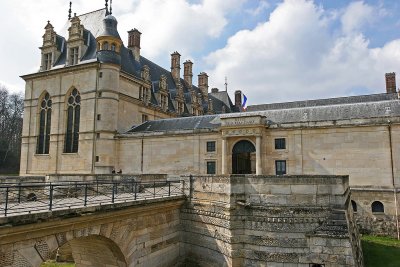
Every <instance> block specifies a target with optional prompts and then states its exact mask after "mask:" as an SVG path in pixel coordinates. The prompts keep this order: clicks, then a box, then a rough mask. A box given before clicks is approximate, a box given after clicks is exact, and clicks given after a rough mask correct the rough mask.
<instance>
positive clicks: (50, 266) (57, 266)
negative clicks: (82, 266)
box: [40, 260, 75, 267]
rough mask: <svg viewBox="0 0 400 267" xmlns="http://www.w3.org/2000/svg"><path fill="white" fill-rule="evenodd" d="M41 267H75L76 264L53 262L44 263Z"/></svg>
mask: <svg viewBox="0 0 400 267" xmlns="http://www.w3.org/2000/svg"><path fill="white" fill-rule="evenodd" d="M40 267H75V263H69V262H68V263H67V262H65V263H63V262H55V261H52V260H49V261H46V262H43V263H42V265H40Z"/></svg>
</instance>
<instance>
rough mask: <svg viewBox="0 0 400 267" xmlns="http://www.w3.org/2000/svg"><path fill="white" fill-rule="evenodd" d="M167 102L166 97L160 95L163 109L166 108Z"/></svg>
mask: <svg viewBox="0 0 400 267" xmlns="http://www.w3.org/2000/svg"><path fill="white" fill-rule="evenodd" d="M167 102H168V97H167V96H165V95H161V108H162V109H163V110H166V109H167Z"/></svg>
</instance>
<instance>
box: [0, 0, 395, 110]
mask: <svg viewBox="0 0 400 267" xmlns="http://www.w3.org/2000/svg"><path fill="white" fill-rule="evenodd" d="M68 2H69V1H65V0H52V1H49V0H36V1H31V0H20V1H11V0H7V1H5V2H4V3H3V7H2V8H3V10H7V11H8V12H4V13H5V15H4V16H5V18H4V21H7V20H8V21H11V22H10V23H2V24H0V34H2V36H5V37H6V38H2V39H1V40H0V59H1V63H0V83H2V84H4V85H5V86H7V87H8V88H10V89H11V90H12V91H15V92H23V90H24V89H23V88H24V81H23V80H22V79H20V78H19V76H20V75H23V74H27V73H32V72H36V71H37V70H38V68H39V63H40V50H39V49H38V47H40V46H41V42H42V39H41V36H42V35H43V33H44V29H43V28H44V26H45V25H46V22H47V20H50V21H51V23H52V24H53V26H54V27H55V30H56V31H60V30H61V29H62V28H63V26H64V24H65V23H66V18H67V10H68ZM113 2H114V3H113V11H114V15H115V16H116V17H117V19H118V21H119V25H118V28H119V32H120V35H121V37H122V38H123V41H124V43H126V42H127V40H126V39H127V33H126V32H127V31H128V30H130V29H131V28H138V29H139V30H140V31H141V32H142V45H141V46H142V50H141V53H142V55H143V56H145V57H147V58H149V59H150V60H152V61H154V62H156V63H158V64H159V65H161V66H163V67H165V68H166V69H169V60H170V53H171V52H173V51H178V52H180V54H181V55H182V58H181V63H183V61H185V60H186V59H190V60H192V61H193V62H194V74H195V76H194V78H195V80H194V84H197V81H196V76H197V74H198V73H200V72H201V71H206V72H207V73H208V74H209V76H210V79H209V81H210V87H218V88H220V89H222V88H223V87H224V86H223V84H224V79H225V76H227V77H228V84H229V85H228V90H229V92H230V93H231V94H233V92H234V91H235V90H238V89H240V90H242V91H243V92H244V93H245V94H246V95H247V96H248V101H249V104H250V105H251V104H259V103H269V102H278V101H279V102H281V101H293V100H300V99H315V98H326V97H335V96H345V95H354V94H370V93H381V92H384V90H385V89H384V73H385V72H393V71H394V72H397V73H400V29H399V28H400V17H399V16H398V14H399V13H400V1H396V0H378V1H372V0H365V1H344V0H335V1H333V0H314V1H311V0H286V1H278V0H224V1H222V0H131V1H126V0H124V1H121V0H114V1H113ZM103 6H104V1H102V0H90V1H89V0H75V1H73V12H76V13H77V14H82V13H85V12H89V11H92V10H96V9H99V8H102V7H103ZM11 27H12V28H11ZM10 51H13V52H12V53H11V52H10Z"/></svg>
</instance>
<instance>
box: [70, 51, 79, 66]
mask: <svg viewBox="0 0 400 267" xmlns="http://www.w3.org/2000/svg"><path fill="white" fill-rule="evenodd" d="M78 52H79V47H73V48H71V49H70V50H69V53H70V55H69V65H75V64H78Z"/></svg>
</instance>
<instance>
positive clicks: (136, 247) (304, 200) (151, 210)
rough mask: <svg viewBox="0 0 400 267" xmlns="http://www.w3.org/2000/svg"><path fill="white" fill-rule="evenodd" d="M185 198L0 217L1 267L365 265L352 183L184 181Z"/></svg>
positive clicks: (315, 179)
mask: <svg viewBox="0 0 400 267" xmlns="http://www.w3.org/2000/svg"><path fill="white" fill-rule="evenodd" d="M184 179H185V183H184V184H185V188H184V195H180V196H165V197H163V198H153V199H141V200H136V201H131V202H129V201H125V202H118V203H117V202H115V203H108V204H102V205H101V206H100V205H97V206H84V207H77V208H68V209H59V210H51V211H46V212H39V213H31V214H25V215H23V214H21V215H15V216H11V217H4V216H3V217H2V218H0V266H6V267H8V266H27V267H30V266H33V267H36V266H40V264H41V263H42V262H43V261H44V260H46V259H48V258H49V257H51V256H52V255H54V252H55V251H57V250H59V251H62V252H63V253H62V254H63V255H66V254H68V253H69V254H70V255H71V256H72V258H73V260H74V261H75V263H76V266H78V267H79V266H96V267H103V266H104V267H111V266H152V267H153V266H155V267H158V266H160V267H161V266H163V267H164V266H166V267H168V266H207V267H208V266H265V265H268V266H300V267H309V266H324V267H330V266H332V267H333V266H357V267H361V266H363V256H362V251H361V245H360V240H359V235H358V231H357V227H356V225H355V223H354V220H353V214H352V209H351V208H350V205H349V201H350V190H349V187H348V177H346V176H284V177H277V176H251V175H246V176H243V175H241V176H202V177H184Z"/></svg>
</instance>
